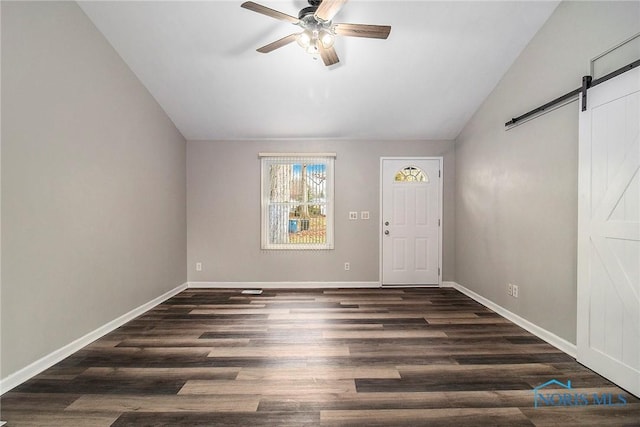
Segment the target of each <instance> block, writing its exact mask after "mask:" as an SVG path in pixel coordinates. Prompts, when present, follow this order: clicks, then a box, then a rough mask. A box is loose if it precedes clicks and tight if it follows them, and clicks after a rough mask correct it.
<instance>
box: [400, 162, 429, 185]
mask: <svg viewBox="0 0 640 427" xmlns="http://www.w3.org/2000/svg"><path fill="white" fill-rule="evenodd" d="M395 181H396V182H429V177H428V176H427V175H426V174H425V173H424V172H423V171H422V169H420V168H418V167H415V166H407V167H406V168H403V169H402V170H400V171H398V172H396V176H395Z"/></svg>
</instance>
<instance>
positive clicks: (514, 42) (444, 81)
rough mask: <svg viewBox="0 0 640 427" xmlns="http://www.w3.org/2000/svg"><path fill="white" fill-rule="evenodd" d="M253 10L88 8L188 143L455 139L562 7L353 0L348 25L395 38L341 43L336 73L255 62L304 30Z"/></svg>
mask: <svg viewBox="0 0 640 427" xmlns="http://www.w3.org/2000/svg"><path fill="white" fill-rule="evenodd" d="M257 2H258V3H261V4H263V5H265V6H268V7H270V8H273V9H277V10H280V11H282V12H285V13H287V14H289V15H295V16H297V13H298V11H299V10H300V9H301V8H303V7H305V6H308V4H307V2H306V1H305V0H280V1H274V0H264V1H262V0H257ZM241 3H242V1H240V0H238V1H201V2H197V1H140V2H137V1H105V2H101V1H95V2H94V1H86V2H79V4H80V6H81V7H82V9H83V10H84V11H85V13H86V14H87V15H88V16H89V18H90V19H91V20H92V21H93V22H94V24H95V25H96V27H97V28H98V29H99V30H100V31H101V32H102V33H103V34H104V36H105V37H106V38H107V40H108V41H109V42H110V43H111V45H112V46H113V47H114V48H115V50H116V51H117V52H118V53H119V54H120V56H121V57H122V58H123V59H124V61H125V62H126V63H127V64H128V65H129V67H130V68H131V70H133V72H134V73H135V74H136V75H137V76H138V78H139V79H140V81H141V82H142V83H143V84H144V85H145V86H146V87H147V89H148V90H149V92H150V93H151V94H152V95H153V96H154V97H155V99H156V100H157V101H158V103H159V104H160V105H161V106H162V108H163V109H164V110H165V111H166V113H167V114H168V115H169V117H171V119H172V120H173V122H174V123H175V124H176V126H177V127H178V129H179V130H180V131H181V132H182V134H183V135H184V136H185V138H187V139H189V140H208V139H213V140H230V139H269V138H355V139H453V138H455V137H456V136H457V135H458V133H459V132H460V130H461V129H462V127H463V126H464V125H465V123H466V122H467V121H468V120H469V119H470V118H471V116H472V115H473V113H474V112H475V111H476V110H477V108H478V107H479V106H480V105H481V103H482V102H483V100H484V99H485V98H486V97H487V95H488V94H489V93H490V92H491V90H492V89H493V88H494V87H495V85H496V84H497V83H498V81H499V80H500V78H501V77H502V76H503V74H504V73H505V72H506V71H507V69H508V68H509V66H510V65H511V64H512V63H513V61H514V60H515V59H516V58H517V56H518V55H519V53H520V52H521V51H522V49H523V48H524V47H525V46H526V44H527V43H528V42H529V40H530V39H531V38H532V37H533V36H534V34H535V33H536V32H537V31H538V29H539V28H540V27H541V26H542V25H543V24H544V22H545V21H546V20H547V18H548V17H549V16H550V14H551V13H552V12H553V10H554V9H555V7H556V6H557V4H558V2H557V1H533V2H527V1H513V2H507V1H494V2H488V1H470V2H462V1H444V2H435V1H381V0H376V1H370V0H351V1H350V2H349V3H347V4H346V5H345V6H344V7H343V8H342V10H341V11H340V12H339V14H338V15H337V16H336V17H335V18H334V21H335V22H349V23H365V24H381V25H391V26H392V30H391V34H390V36H389V38H388V39H387V40H377V39H364V38H355V37H339V38H338V39H337V41H336V43H335V49H336V51H337V53H338V56H339V57H340V62H339V63H338V64H336V65H334V66H331V67H325V66H324V65H323V63H322V61H321V60H313V58H312V57H311V56H310V55H308V54H306V53H305V52H304V51H303V50H302V48H301V47H300V46H298V45H297V44H296V43H292V44H289V45H287V46H284V47H282V48H280V49H278V50H275V51H273V52H271V53H269V54H261V53H258V52H256V50H255V49H256V48H258V47H260V46H263V45H265V44H267V43H270V42H272V41H274V40H276V39H279V38H281V37H283V36H286V35H288V34H291V33H294V32H297V30H298V27H294V26H293V25H292V24H289V23H287V22H283V21H278V20H275V19H272V18H269V17H267V16H264V15H260V14H257V13H254V12H251V11H248V10H246V9H243V8H241V7H240V4H241Z"/></svg>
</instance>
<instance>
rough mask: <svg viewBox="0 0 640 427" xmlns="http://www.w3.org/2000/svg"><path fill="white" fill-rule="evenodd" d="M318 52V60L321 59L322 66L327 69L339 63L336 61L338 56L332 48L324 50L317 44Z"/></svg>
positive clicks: (320, 44)
mask: <svg viewBox="0 0 640 427" xmlns="http://www.w3.org/2000/svg"><path fill="white" fill-rule="evenodd" d="M318 50H319V51H320V58H322V62H324V65H326V66H327V67H328V66H329V65H333V64H337V63H338V62H340V60H339V59H338V54H337V53H336V50H335V49H334V48H333V46H331V47H330V48H324V47H322V43H318Z"/></svg>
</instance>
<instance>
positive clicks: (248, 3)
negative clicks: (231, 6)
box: [240, 1, 300, 24]
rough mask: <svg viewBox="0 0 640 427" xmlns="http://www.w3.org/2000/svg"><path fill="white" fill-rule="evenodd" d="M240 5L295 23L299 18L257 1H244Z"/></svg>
mask: <svg viewBox="0 0 640 427" xmlns="http://www.w3.org/2000/svg"><path fill="white" fill-rule="evenodd" d="M240 7H243V8H245V9H249V10H252V11H254V12H258V13H261V14H263V15H267V16H270V17H272V18H275V19H279V20H281V21H287V22H291V23H292V24H297V23H298V22H300V20H299V19H298V18H296V17H295V16H291V15H287V14H286V13H282V12H279V11H277V10H274V9H271V8H268V7H267V6H263V5H261V4H258V3H254V2H252V1H246V2H244V3H242V4H241V5H240Z"/></svg>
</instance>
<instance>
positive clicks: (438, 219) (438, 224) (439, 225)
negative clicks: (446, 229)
mask: <svg viewBox="0 0 640 427" xmlns="http://www.w3.org/2000/svg"><path fill="white" fill-rule="evenodd" d="M438 227H440V219H438Z"/></svg>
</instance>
